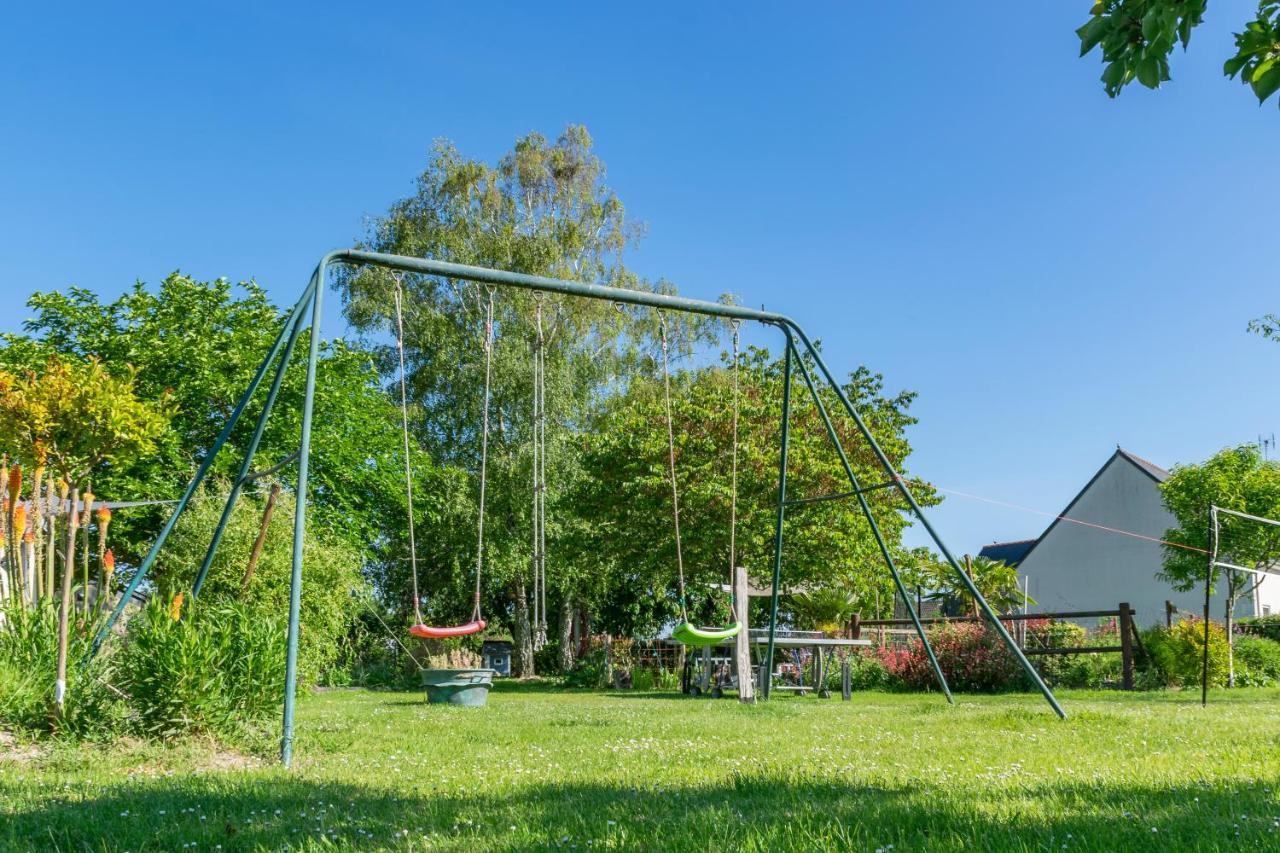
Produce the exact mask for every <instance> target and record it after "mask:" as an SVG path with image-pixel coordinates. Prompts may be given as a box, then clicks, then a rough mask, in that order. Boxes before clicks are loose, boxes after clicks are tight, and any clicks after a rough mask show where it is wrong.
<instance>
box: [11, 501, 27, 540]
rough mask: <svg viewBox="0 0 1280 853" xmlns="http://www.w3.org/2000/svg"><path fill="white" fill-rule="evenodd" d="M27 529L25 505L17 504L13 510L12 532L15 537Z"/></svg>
mask: <svg viewBox="0 0 1280 853" xmlns="http://www.w3.org/2000/svg"><path fill="white" fill-rule="evenodd" d="M26 527H27V505H26V504H18V505H17V506H16V507H14V510H13V532H14V535H15V536H17V535H19V534H21V533H22V531H23V530H25V529H26Z"/></svg>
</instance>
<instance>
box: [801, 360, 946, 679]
mask: <svg viewBox="0 0 1280 853" xmlns="http://www.w3.org/2000/svg"><path fill="white" fill-rule="evenodd" d="M787 343H788V345H790V346H792V347H793V348H794V344H792V343H791V339H790V338H789V337H788V338H787ZM795 359H796V363H797V364H799V365H800V376H801V377H802V378H803V379H804V384H805V386H806V387H807V388H808V389H809V394H810V395H811V396H812V397H813V403H814V405H815V406H817V407H818V414H819V415H821V416H822V423H823V425H824V426H826V428H827V435H828V436H829V437H830V438H831V443H832V444H833V445H835V448H836V455H837V456H839V457H840V464H841V465H842V466H844V473H845V475H846V476H847V477H848V478H849V485H850V486H852V487H853V490H854V492H855V494H857V496H858V504H859V505H860V506H861V507H862V513H863V515H865V516H866V517H867V523H868V524H869V525H871V535H872V536H874V537H875V540H876V545H877V546H879V548H880V555H881V556H882V557H884V561H885V563H886V565H888V566H889V574H890V575H891V576H892V577H893V584H894V586H895V587H897V589H898V595H900V596H902V603H903V604H904V605H906V608H907V613H908V615H910V616H911V623H912V624H913V625H915V627H916V633H917V634H919V635H920V642H921V643H923V644H924V652H925V654H926V655H927V656H928V658H929V665H930V666H931V667H933V674H934V676H935V677H936V678H937V679H938V686H939V687H941V688H942V692H943V693H944V694H945V695H946V697H947V701H948V702H950V703H952V704H955V699H954V698H952V696H951V688H950V687H948V686H947V679H946V676H944V675H943V674H942V667H941V665H939V663H938V658H937V656H936V655H935V654H934V653H933V646H931V645H929V638H928V636H926V635H925V631H924V625H922V624H920V617H919V616H918V615H917V613H916V608H915V607H913V606H912V604H911V595H910V594H909V593H908V592H907V587H906V585H904V584H903V583H902V576H901V575H899V574H898V566H897V564H896V563H895V562H894V560H893V555H892V554H890V553H889V546H888V545H887V544H886V543H885V541H884V536H883V535H882V534H881V533H880V525H879V524H877V523H876V519H875V516H873V515H872V514H871V505H870V504H869V503H867V497H866V495H864V494H863V493H862V489H861V487H860V486H859V485H858V477H857V475H855V474H854V473H853V466H852V465H850V464H849V457H848V456H846V455H845V452H844V447H843V446H842V445H841V444H840V437H839V436H838V435H837V434H836V428H835V426H834V425H833V424H832V423H831V416H830V415H829V414H828V413H827V407H826V405H824V404H823V402H822V398H821V397H819V396H818V389H817V388H815V387H814V384H813V377H811V376H810V375H809V366H808V365H807V364H805V363H804V358H803V357H802V356H801V355H800V353H799V352H797V353H796V354H795Z"/></svg>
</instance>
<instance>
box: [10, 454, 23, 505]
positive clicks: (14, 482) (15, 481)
mask: <svg viewBox="0 0 1280 853" xmlns="http://www.w3.org/2000/svg"><path fill="white" fill-rule="evenodd" d="M21 494H22V466H21V465H18V464H16V463H15V464H14V466H13V467H12V468H10V469H9V500H11V501H16V500H17V499H18V497H19V496H20V495H21Z"/></svg>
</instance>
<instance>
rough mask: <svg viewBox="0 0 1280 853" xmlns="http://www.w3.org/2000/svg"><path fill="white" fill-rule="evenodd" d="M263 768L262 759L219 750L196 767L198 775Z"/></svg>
mask: <svg viewBox="0 0 1280 853" xmlns="http://www.w3.org/2000/svg"><path fill="white" fill-rule="evenodd" d="M261 766H262V759H261V758H257V757H255V756H252V755H246V754H245V753H243V752H237V751H236V750H234V749H219V750H217V751H215V752H213V753H211V754H210V755H209V756H208V757H207V758H205V759H204V760H203V761H201V762H200V763H199V764H198V765H196V772H198V773H210V772H212V773H216V772H220V771H224V770H252V769H253V768H255V767H261Z"/></svg>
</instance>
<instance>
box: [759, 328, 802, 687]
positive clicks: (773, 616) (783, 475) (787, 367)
mask: <svg viewBox="0 0 1280 853" xmlns="http://www.w3.org/2000/svg"><path fill="white" fill-rule="evenodd" d="M781 328H782V332H783V334H784V335H786V338H787V353H786V359H785V361H784V362H783V368H782V448H781V450H780V452H779V453H778V514H777V516H776V521H775V523H774V529H773V594H772V595H771V596H770V600H769V645H768V647H767V648H766V650H765V656H764V675H763V677H762V678H761V682H762V683H761V690H760V692H761V695H762V697H763V698H765V699H768V698H769V697H770V696H771V695H772V693H773V645H774V640H775V638H776V636H777V632H778V587H779V586H780V585H781V583H782V522H783V519H784V517H785V515H786V511H787V444H788V442H789V441H790V438H791V352H792V350H793V349H794V347H793V346H792V343H791V331H790V329H788V328H787V327H786V326H782V327H781Z"/></svg>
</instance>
